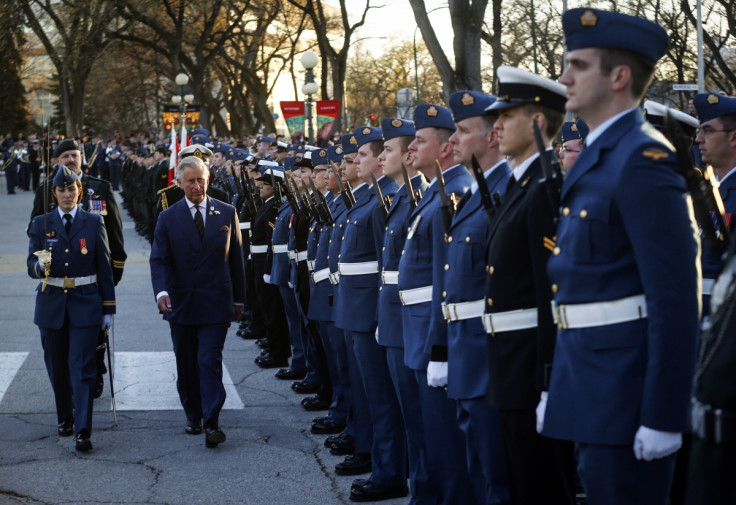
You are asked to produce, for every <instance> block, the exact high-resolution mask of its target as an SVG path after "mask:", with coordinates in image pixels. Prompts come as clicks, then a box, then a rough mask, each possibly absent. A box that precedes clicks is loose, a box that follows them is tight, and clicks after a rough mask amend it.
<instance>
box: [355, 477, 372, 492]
mask: <svg viewBox="0 0 736 505" xmlns="http://www.w3.org/2000/svg"><path fill="white" fill-rule="evenodd" d="M370 482H371V478H370V477H368V478H367V479H355V480H354V481H353V483H352V484H350V489H353V488H354V487H363V486H367V485H368V484H370Z"/></svg>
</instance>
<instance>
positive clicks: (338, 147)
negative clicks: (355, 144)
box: [335, 146, 342, 154]
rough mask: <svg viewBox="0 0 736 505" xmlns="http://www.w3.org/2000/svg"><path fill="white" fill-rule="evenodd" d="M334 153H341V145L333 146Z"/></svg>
mask: <svg viewBox="0 0 736 505" xmlns="http://www.w3.org/2000/svg"><path fill="white" fill-rule="evenodd" d="M335 154H342V147H340V146H337V147H336V148H335Z"/></svg>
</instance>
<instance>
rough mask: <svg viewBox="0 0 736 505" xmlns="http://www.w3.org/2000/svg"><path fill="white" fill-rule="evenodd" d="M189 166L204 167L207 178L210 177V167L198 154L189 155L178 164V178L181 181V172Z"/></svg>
mask: <svg viewBox="0 0 736 505" xmlns="http://www.w3.org/2000/svg"><path fill="white" fill-rule="evenodd" d="M187 167H197V168H200V169H202V171H203V173H204V176H205V178H206V179H209V178H210V169H209V167H208V166H207V165H206V164H205V163H204V162H203V161H202V160H201V159H199V158H197V157H196V156H187V157H186V158H183V159H182V160H181V161H180V162H179V164H178V165H177V166H176V180H177V181H179V182H181V174H182V172H184V169H185V168H187Z"/></svg>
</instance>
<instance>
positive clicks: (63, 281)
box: [46, 274, 97, 288]
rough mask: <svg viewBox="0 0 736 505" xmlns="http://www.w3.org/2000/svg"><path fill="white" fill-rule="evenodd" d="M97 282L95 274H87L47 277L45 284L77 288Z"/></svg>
mask: <svg viewBox="0 0 736 505" xmlns="http://www.w3.org/2000/svg"><path fill="white" fill-rule="evenodd" d="M95 282H97V275H96V274H94V275H88V276H87V277H64V278H61V277H47V278H46V284H48V285H50V286H56V287H57V288H77V287H79V286H86V285H87V284H94V283H95Z"/></svg>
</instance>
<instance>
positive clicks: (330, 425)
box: [312, 418, 345, 435]
mask: <svg viewBox="0 0 736 505" xmlns="http://www.w3.org/2000/svg"><path fill="white" fill-rule="evenodd" d="M344 429H345V423H340V422H337V421H335V420H334V419H329V418H327V419H325V420H321V421H319V422H314V421H313V422H312V433H314V434H317V435H331V434H333V433H340V432H341V431H342V430H344Z"/></svg>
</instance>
